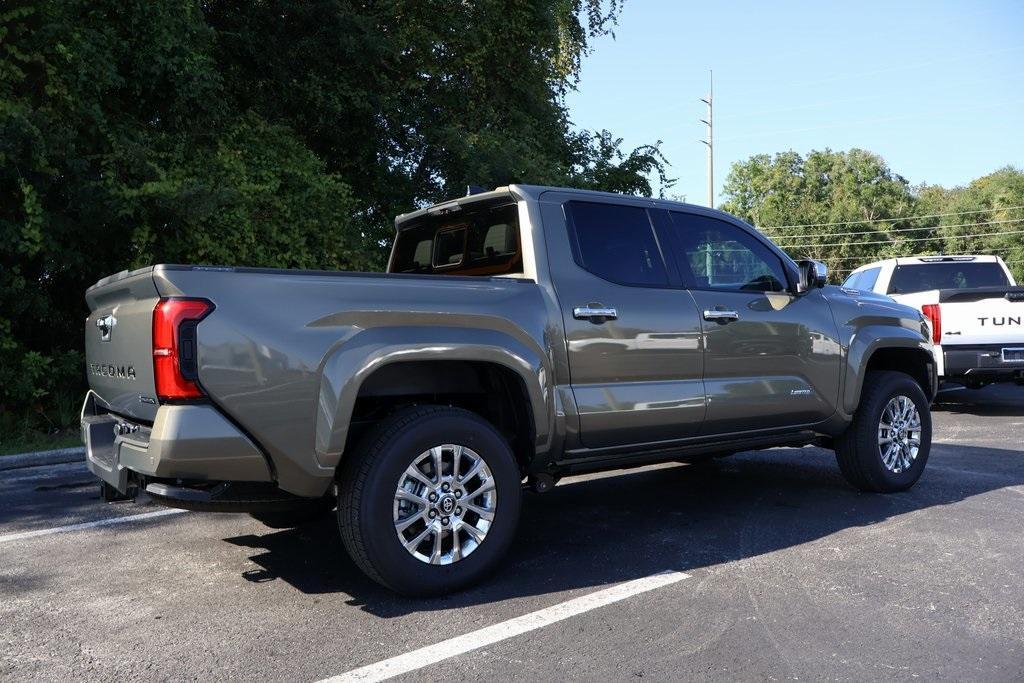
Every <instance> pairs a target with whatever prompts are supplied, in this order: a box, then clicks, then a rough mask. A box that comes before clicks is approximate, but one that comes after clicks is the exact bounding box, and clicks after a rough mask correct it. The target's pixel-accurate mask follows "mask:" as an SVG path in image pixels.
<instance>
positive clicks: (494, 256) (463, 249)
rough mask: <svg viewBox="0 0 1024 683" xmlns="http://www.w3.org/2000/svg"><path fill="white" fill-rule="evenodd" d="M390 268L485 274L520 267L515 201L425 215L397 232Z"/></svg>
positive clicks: (394, 270)
mask: <svg viewBox="0 0 1024 683" xmlns="http://www.w3.org/2000/svg"><path fill="white" fill-rule="evenodd" d="M388 270H389V272H392V273H436V274H438V275H484V276H489V275H505V274H508V273H521V272H523V258H522V250H521V248H520V244H519V212H518V211H517V209H516V205H515V204H502V205H499V206H494V205H493V204H492V205H490V206H482V207H478V208H470V209H464V210H462V211H458V212H456V213H453V214H445V215H441V216H430V215H427V216H424V217H423V218H421V219H419V220H418V221H417V222H416V224H415V225H413V226H412V227H409V228H404V229H403V230H401V231H400V232H399V233H398V237H397V238H396V240H395V248H394V251H393V255H392V258H391V266H390V268H389V269H388Z"/></svg>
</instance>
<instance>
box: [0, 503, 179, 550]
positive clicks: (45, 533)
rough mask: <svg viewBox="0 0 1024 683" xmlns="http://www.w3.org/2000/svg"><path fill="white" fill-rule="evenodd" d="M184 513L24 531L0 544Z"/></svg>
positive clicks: (171, 511) (170, 510)
mask: <svg viewBox="0 0 1024 683" xmlns="http://www.w3.org/2000/svg"><path fill="white" fill-rule="evenodd" d="M182 512H188V510H178V509H176V508H167V509H165V510H157V511H156V512H144V513H142V514H141V515H128V516H127V517H110V518H108V519H98V520H96V521H95V522H82V523H81V524H68V525H67V526H55V527H52V528H49V529H36V530H35V531H22V532H20V533H17V534H7V535H6V536H0V543H10V542H12V541H24V540H25V539H26V538H36V537H37V536H49V535H50V534H62V533H64V532H65V531H81V530H83V529H95V528H97V527H103V526H113V525H115V524H128V523H130V522H141V521H144V520H147V519H153V518H155V517H165V516H167V515H177V514H180V513H182Z"/></svg>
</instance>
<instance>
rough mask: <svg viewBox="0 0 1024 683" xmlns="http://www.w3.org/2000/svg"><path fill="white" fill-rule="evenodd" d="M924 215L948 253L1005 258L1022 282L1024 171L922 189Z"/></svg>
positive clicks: (1009, 169) (1008, 169)
mask: <svg viewBox="0 0 1024 683" xmlns="http://www.w3.org/2000/svg"><path fill="white" fill-rule="evenodd" d="M918 194H919V205H920V212H921V213H923V214H933V215H934V214H948V215H942V216H938V217H937V218H935V219H934V224H935V231H936V234H937V235H938V236H939V237H940V238H941V241H942V249H941V251H942V252H943V253H946V254H964V253H971V254H996V255H998V256H1002V257H1003V258H1004V259H1005V260H1006V262H1007V263H1008V264H1009V266H1010V269H1011V270H1012V271H1013V272H1014V276H1015V277H1016V279H1017V281H1018V282H1021V281H1022V280H1024V232H1022V231H1024V208H1020V207H1024V172H1022V171H1021V170H1020V169H1018V168H1015V167H1013V166H1007V167H1005V168H1001V169H999V170H998V171H996V172H994V173H990V174H989V175H986V176H983V177H981V178H978V179H977V180H974V181H972V182H971V183H970V184H969V185H967V186H966V187H955V188H952V189H947V188H944V187H940V186H938V185H925V186H922V187H921V188H919V190H918Z"/></svg>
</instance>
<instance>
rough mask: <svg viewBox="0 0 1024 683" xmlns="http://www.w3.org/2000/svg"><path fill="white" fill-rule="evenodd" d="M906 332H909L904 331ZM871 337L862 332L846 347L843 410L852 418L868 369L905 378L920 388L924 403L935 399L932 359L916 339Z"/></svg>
mask: <svg viewBox="0 0 1024 683" xmlns="http://www.w3.org/2000/svg"><path fill="white" fill-rule="evenodd" d="M908 332H909V331H908ZM886 333H887V336H885V337H882V336H878V337H875V338H873V339H872V338H871V334H870V332H867V331H862V333H861V334H859V335H858V339H857V340H855V341H854V343H853V344H851V346H850V354H849V365H848V369H847V372H848V377H852V380H853V381H848V382H847V383H846V388H845V396H844V410H845V412H846V413H847V414H850V415H852V414H853V413H854V412H855V411H856V410H857V406H858V405H859V404H860V398H861V395H862V393H863V391H864V379H865V377H867V374H868V372H870V371H872V370H892V371H895V372H902V373H904V374H906V375H909V376H910V377H912V378H913V379H914V381H915V382H917V383H918V385H920V387H921V390H922V391H924V394H925V396H926V397H928V400H929V401H931V400H932V399H933V398H935V392H936V390H937V389H938V381H937V378H936V375H935V371H936V369H935V359H934V357H933V356H932V352H931V350H930V348H929V347H928V346H927V344H926V343H923V342H922V341H921V339H920V337H917V336H913V335H910V334H907V335H906V336H897V337H894V336H892V333H891V330H886Z"/></svg>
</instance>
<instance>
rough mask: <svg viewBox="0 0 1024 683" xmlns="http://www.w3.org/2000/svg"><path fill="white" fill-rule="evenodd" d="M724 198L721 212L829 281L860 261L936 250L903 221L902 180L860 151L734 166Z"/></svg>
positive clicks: (913, 203) (912, 199)
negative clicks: (824, 266) (821, 265)
mask: <svg viewBox="0 0 1024 683" xmlns="http://www.w3.org/2000/svg"><path fill="white" fill-rule="evenodd" d="M724 194H725V198H726V201H725V202H724V204H723V205H722V207H721V208H723V209H724V210H726V211H729V212H730V213H734V214H736V215H737V216H740V217H741V218H743V219H744V220H747V221H748V222H750V223H752V224H753V225H755V226H764V227H763V230H764V231H765V233H766V234H767V235H768V236H769V237H771V238H772V239H774V240H776V241H777V242H778V244H779V245H780V246H782V247H783V249H785V250H786V251H787V252H788V253H789V254H790V255H791V256H793V257H794V258H814V259H819V260H822V261H825V262H826V263H828V264H829V266H830V270H831V271H832V273H833V279H840V280H841V279H842V277H843V276H844V275H845V273H847V272H849V271H850V270H852V269H853V268H855V267H857V266H858V265H860V264H861V263H863V262H865V261H869V260H872V259H875V258H885V257H888V256H895V255H902V254H907V253H911V252H920V251H924V252H925V253H927V252H928V251H929V250H931V249H933V248H934V247H935V246H936V245H938V244H939V241H938V240H937V239H934V238H935V233H934V231H933V230H932V228H931V227H930V226H929V225H927V224H926V223H924V222H921V221H916V220H908V219H907V217H910V216H914V215H915V212H916V207H917V198H916V196H915V195H914V192H913V191H912V188H911V187H910V185H909V183H908V182H907V180H906V179H904V178H903V177H901V176H900V175H898V174H896V173H893V172H892V170H891V169H890V168H889V167H888V166H887V165H886V163H885V161H884V160H883V159H882V158H881V157H879V156H878V155H875V154H872V153H870V152H867V151H865V150H861V149H852V150H850V151H848V152H834V151H832V150H828V149H826V150H824V151H813V152H811V153H810V154H808V155H807V156H806V158H805V157H803V156H801V155H800V154H797V153H796V152H792V151H790V152H782V153H779V154H776V155H774V156H769V155H766V154H761V155H757V156H754V157H751V158H750V159H748V160H747V161H745V162H740V163H737V164H734V165H733V167H732V169H731V171H730V172H729V176H728V177H727V178H726V182H725V188H724ZM883 218H885V219H893V220H885V221H880V220H879V219H883ZM911 240H913V241H911Z"/></svg>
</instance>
